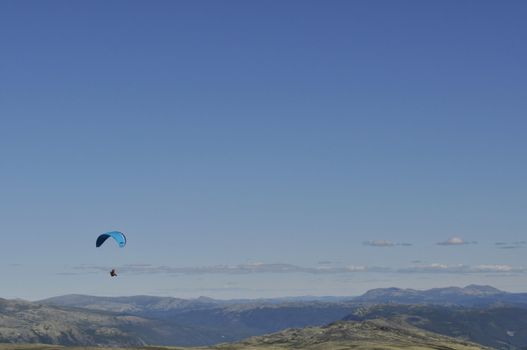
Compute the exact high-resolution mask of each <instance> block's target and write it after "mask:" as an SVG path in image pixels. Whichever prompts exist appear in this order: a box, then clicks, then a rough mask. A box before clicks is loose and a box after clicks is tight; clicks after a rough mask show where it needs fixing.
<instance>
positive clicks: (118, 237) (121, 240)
mask: <svg viewBox="0 0 527 350" xmlns="http://www.w3.org/2000/svg"><path fill="white" fill-rule="evenodd" d="M110 237H112V238H113V239H115V241H116V242H117V244H119V247H121V248H124V246H125V245H126V236H125V235H124V234H123V233H122V232H119V231H112V232H106V233H103V234H102V235H100V236H99V237H97V243H95V246H96V247H97V248H98V247H100V246H101V245H102V244H103V243H104V242H106V240H107V239H108V238H110Z"/></svg>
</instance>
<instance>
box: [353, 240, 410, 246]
mask: <svg viewBox="0 0 527 350" xmlns="http://www.w3.org/2000/svg"><path fill="white" fill-rule="evenodd" d="M362 244H363V245H366V246H369V247H395V246H405V247H408V246H411V245H412V243H395V242H391V241H387V240H384V239H376V240H372V241H365V242H362Z"/></svg>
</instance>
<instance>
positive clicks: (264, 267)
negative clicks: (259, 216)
mask: <svg viewBox="0 0 527 350" xmlns="http://www.w3.org/2000/svg"><path fill="white" fill-rule="evenodd" d="M74 270H75V271H76V272H75V273H78V274H83V273H92V272H94V271H104V272H108V271H107V270H108V268H107V267H102V266H95V265H81V266H76V267H74ZM118 271H119V272H120V273H124V274H165V275H178V274H185V275H205V274H224V275H244V274H260V273H261V274H264V273H267V274H288V273H289V274H291V273H305V274H314V275H330V274H354V273H403V274H406V273H424V274H430V273H450V274H478V273H496V274H500V273H526V272H527V269H525V268H523V267H513V266H510V265H502V264H481V265H474V266H471V265H463V264H454V265H449V264H442V263H432V264H417V265H414V266H410V267H404V268H392V267H382V266H362V265H350V266H341V267H334V266H317V267H305V266H298V265H293V264H285V263H274V264H266V263H252V264H239V265H213V266H195V267H172V266H155V265H148V264H133V265H123V266H121V267H119V268H118ZM70 273H72V272H62V273H60V274H70Z"/></svg>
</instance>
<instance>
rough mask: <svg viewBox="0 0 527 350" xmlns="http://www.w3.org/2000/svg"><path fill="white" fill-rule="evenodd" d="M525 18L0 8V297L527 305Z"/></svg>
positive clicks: (312, 9)
mask: <svg viewBox="0 0 527 350" xmlns="http://www.w3.org/2000/svg"><path fill="white" fill-rule="evenodd" d="M525 18H527V3H526V2H525V1H482V0H477V1H476V0H474V1H468V0H461V1H459V0H451V1H417V0H416V1H403V0H401V1H376V0H373V1H370V0H368V1H366V0H364V1H327V0H320V1H309V0H299V1H292V0H285V1H283V0H275V1H246V0H243V1H212V0H211V1H200V0H188V1H106V0H105V1H69V0H68V1H14V0H11V1H9V0H8V1H2V2H0V121H1V124H0V235H1V237H2V244H1V245H0V276H1V280H2V283H1V284H0V297H5V298H15V297H22V298H27V299H38V298H44V297H48V296H54V295H59V294H66V293H85V294H96V295H133V294H153V295H170V296H176V297H196V296H199V295H207V296H211V297H218V298H232V297H249V298H252V297H262V296H263V297H269V296H285V295H307V294H311V295H355V294H358V293H361V292H364V291H365V290H367V289H370V288H376V287H387V286H397V287H409V288H428V287H439V286H448V285H460V286H461V285H465V284H468V283H481V284H491V285H494V286H496V287H499V288H503V289H506V290H515V291H519V290H522V291H526V290H525V285H526V283H527V270H526V269H527V261H526V258H525V256H526V255H527V254H526V252H527V244H526V243H525V240H527V215H526V209H527V186H526V179H527V162H526V160H527V159H526V158H527V157H526V156H527V154H526V153H527V137H526V135H527V116H526V110H527V84H526V82H527V64H526V62H527V24H526V21H525ZM110 230H121V231H123V232H125V233H126V234H127V236H128V240H129V241H128V246H127V247H126V248H125V249H119V248H117V246H116V245H112V244H108V245H105V246H103V247H102V248H100V249H96V248H95V239H96V237H97V236H98V235H99V234H100V233H102V232H105V231H110ZM108 243H113V242H108ZM438 243H441V244H438ZM111 267H117V268H118V270H119V272H120V276H119V277H118V278H116V279H110V278H109V275H108V273H107V272H108V271H109V269H110V268H111Z"/></svg>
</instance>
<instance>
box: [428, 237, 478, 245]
mask: <svg viewBox="0 0 527 350" xmlns="http://www.w3.org/2000/svg"><path fill="white" fill-rule="evenodd" d="M477 243H478V242H476V241H471V242H469V241H465V240H464V239H463V238H461V237H450V238H449V239H447V240H446V241H443V242H438V243H437V245H443V246H449V245H467V244H477Z"/></svg>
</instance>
